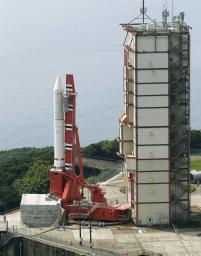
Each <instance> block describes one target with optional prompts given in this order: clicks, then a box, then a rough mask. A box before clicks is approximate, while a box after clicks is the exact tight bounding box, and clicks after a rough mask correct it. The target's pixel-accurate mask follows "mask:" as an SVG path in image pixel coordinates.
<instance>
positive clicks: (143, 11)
mask: <svg viewBox="0 0 201 256" xmlns="http://www.w3.org/2000/svg"><path fill="white" fill-rule="evenodd" d="M144 13H145V10H144V0H142V17H143V24H144Z"/></svg>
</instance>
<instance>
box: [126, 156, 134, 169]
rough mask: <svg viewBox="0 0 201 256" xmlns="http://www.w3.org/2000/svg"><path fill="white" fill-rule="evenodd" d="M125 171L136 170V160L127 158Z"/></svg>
mask: <svg viewBox="0 0 201 256" xmlns="http://www.w3.org/2000/svg"><path fill="white" fill-rule="evenodd" d="M126 169H127V170H134V171H135V170H136V159H134V158H127V159H126Z"/></svg>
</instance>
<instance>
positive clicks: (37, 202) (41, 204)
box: [20, 194, 63, 227]
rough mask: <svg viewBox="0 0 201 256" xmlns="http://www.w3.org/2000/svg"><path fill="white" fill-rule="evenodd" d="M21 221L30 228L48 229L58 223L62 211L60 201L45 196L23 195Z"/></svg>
mask: <svg viewBox="0 0 201 256" xmlns="http://www.w3.org/2000/svg"><path fill="white" fill-rule="evenodd" d="M20 210H21V220H22V222H23V223H24V224H26V225H28V226H30V227H48V226H50V225H53V224H54V223H56V224H57V223H58V221H59V220H60V218H61V215H62V211H63V209H62V208H61V204H60V199H57V198H55V197H51V196H50V195H47V194H23V195H22V200H21V204H20Z"/></svg>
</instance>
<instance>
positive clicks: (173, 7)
mask: <svg viewBox="0 0 201 256" xmlns="http://www.w3.org/2000/svg"><path fill="white" fill-rule="evenodd" d="M173 18H174V0H172V21H173Z"/></svg>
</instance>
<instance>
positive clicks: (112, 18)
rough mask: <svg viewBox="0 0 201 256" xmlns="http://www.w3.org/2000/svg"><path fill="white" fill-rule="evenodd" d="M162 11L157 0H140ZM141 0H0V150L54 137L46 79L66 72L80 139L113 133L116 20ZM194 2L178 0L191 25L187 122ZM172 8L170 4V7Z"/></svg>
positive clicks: (119, 63) (118, 44)
mask: <svg viewBox="0 0 201 256" xmlns="http://www.w3.org/2000/svg"><path fill="white" fill-rule="evenodd" d="M145 2H146V4H147V7H148V11H149V15H150V16H152V17H154V18H157V19H158V20H160V19H161V10H162V7H163V2H164V1H159V0H157V1H156V0H155V1H148V0H147V1H145ZM140 5H141V1H140V0H136V1H134V0H133V1H131V0H110V1H108V0H101V1H100V0H93V1H92V0H84V1H83V0H60V1H55V0H43V1H39V0H18V1H16V0H0V150H4V149H11V148H18V147H24V146H31V147H44V146H50V145H53V86H54V82H55V80H56V76H57V75H60V76H61V79H62V80H63V83H64V81H65V74H66V73H73V74H74V78H75V82H76V87H77V92H78V97H77V124H78V127H79V133H80V140H81V145H82V146H85V145H88V144H90V143H94V142H97V141H99V140H104V139H113V138H115V137H117V136H118V118H119V117H120V116H121V114H122V113H123V85H122V84H123V83H122V74H123V48H122V44H123V41H124V37H125V34H124V32H123V31H122V28H121V27H120V26H119V24H120V23H125V22H128V21H130V20H131V19H132V18H134V17H135V16H136V15H137V14H138V13H139V7H140ZM199 6H201V3H197V6H195V5H192V4H190V3H189V1H187V0H177V2H176V3H175V10H174V11H175V13H177V12H179V11H185V12H186V13H187V15H186V20H187V22H188V23H189V24H190V25H191V26H192V27H193V30H192V57H191V85H192V87H191V88H192V89H191V113H192V114H191V126H192V128H196V129H200V128H201V118H200V116H201V101H200V93H201V87H200V83H201V72H200V66H201V51H200V44H201V35H200V33H199V30H200V27H199V22H197V21H198V20H199V11H197V10H198V9H199ZM170 9H171V8H170Z"/></svg>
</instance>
